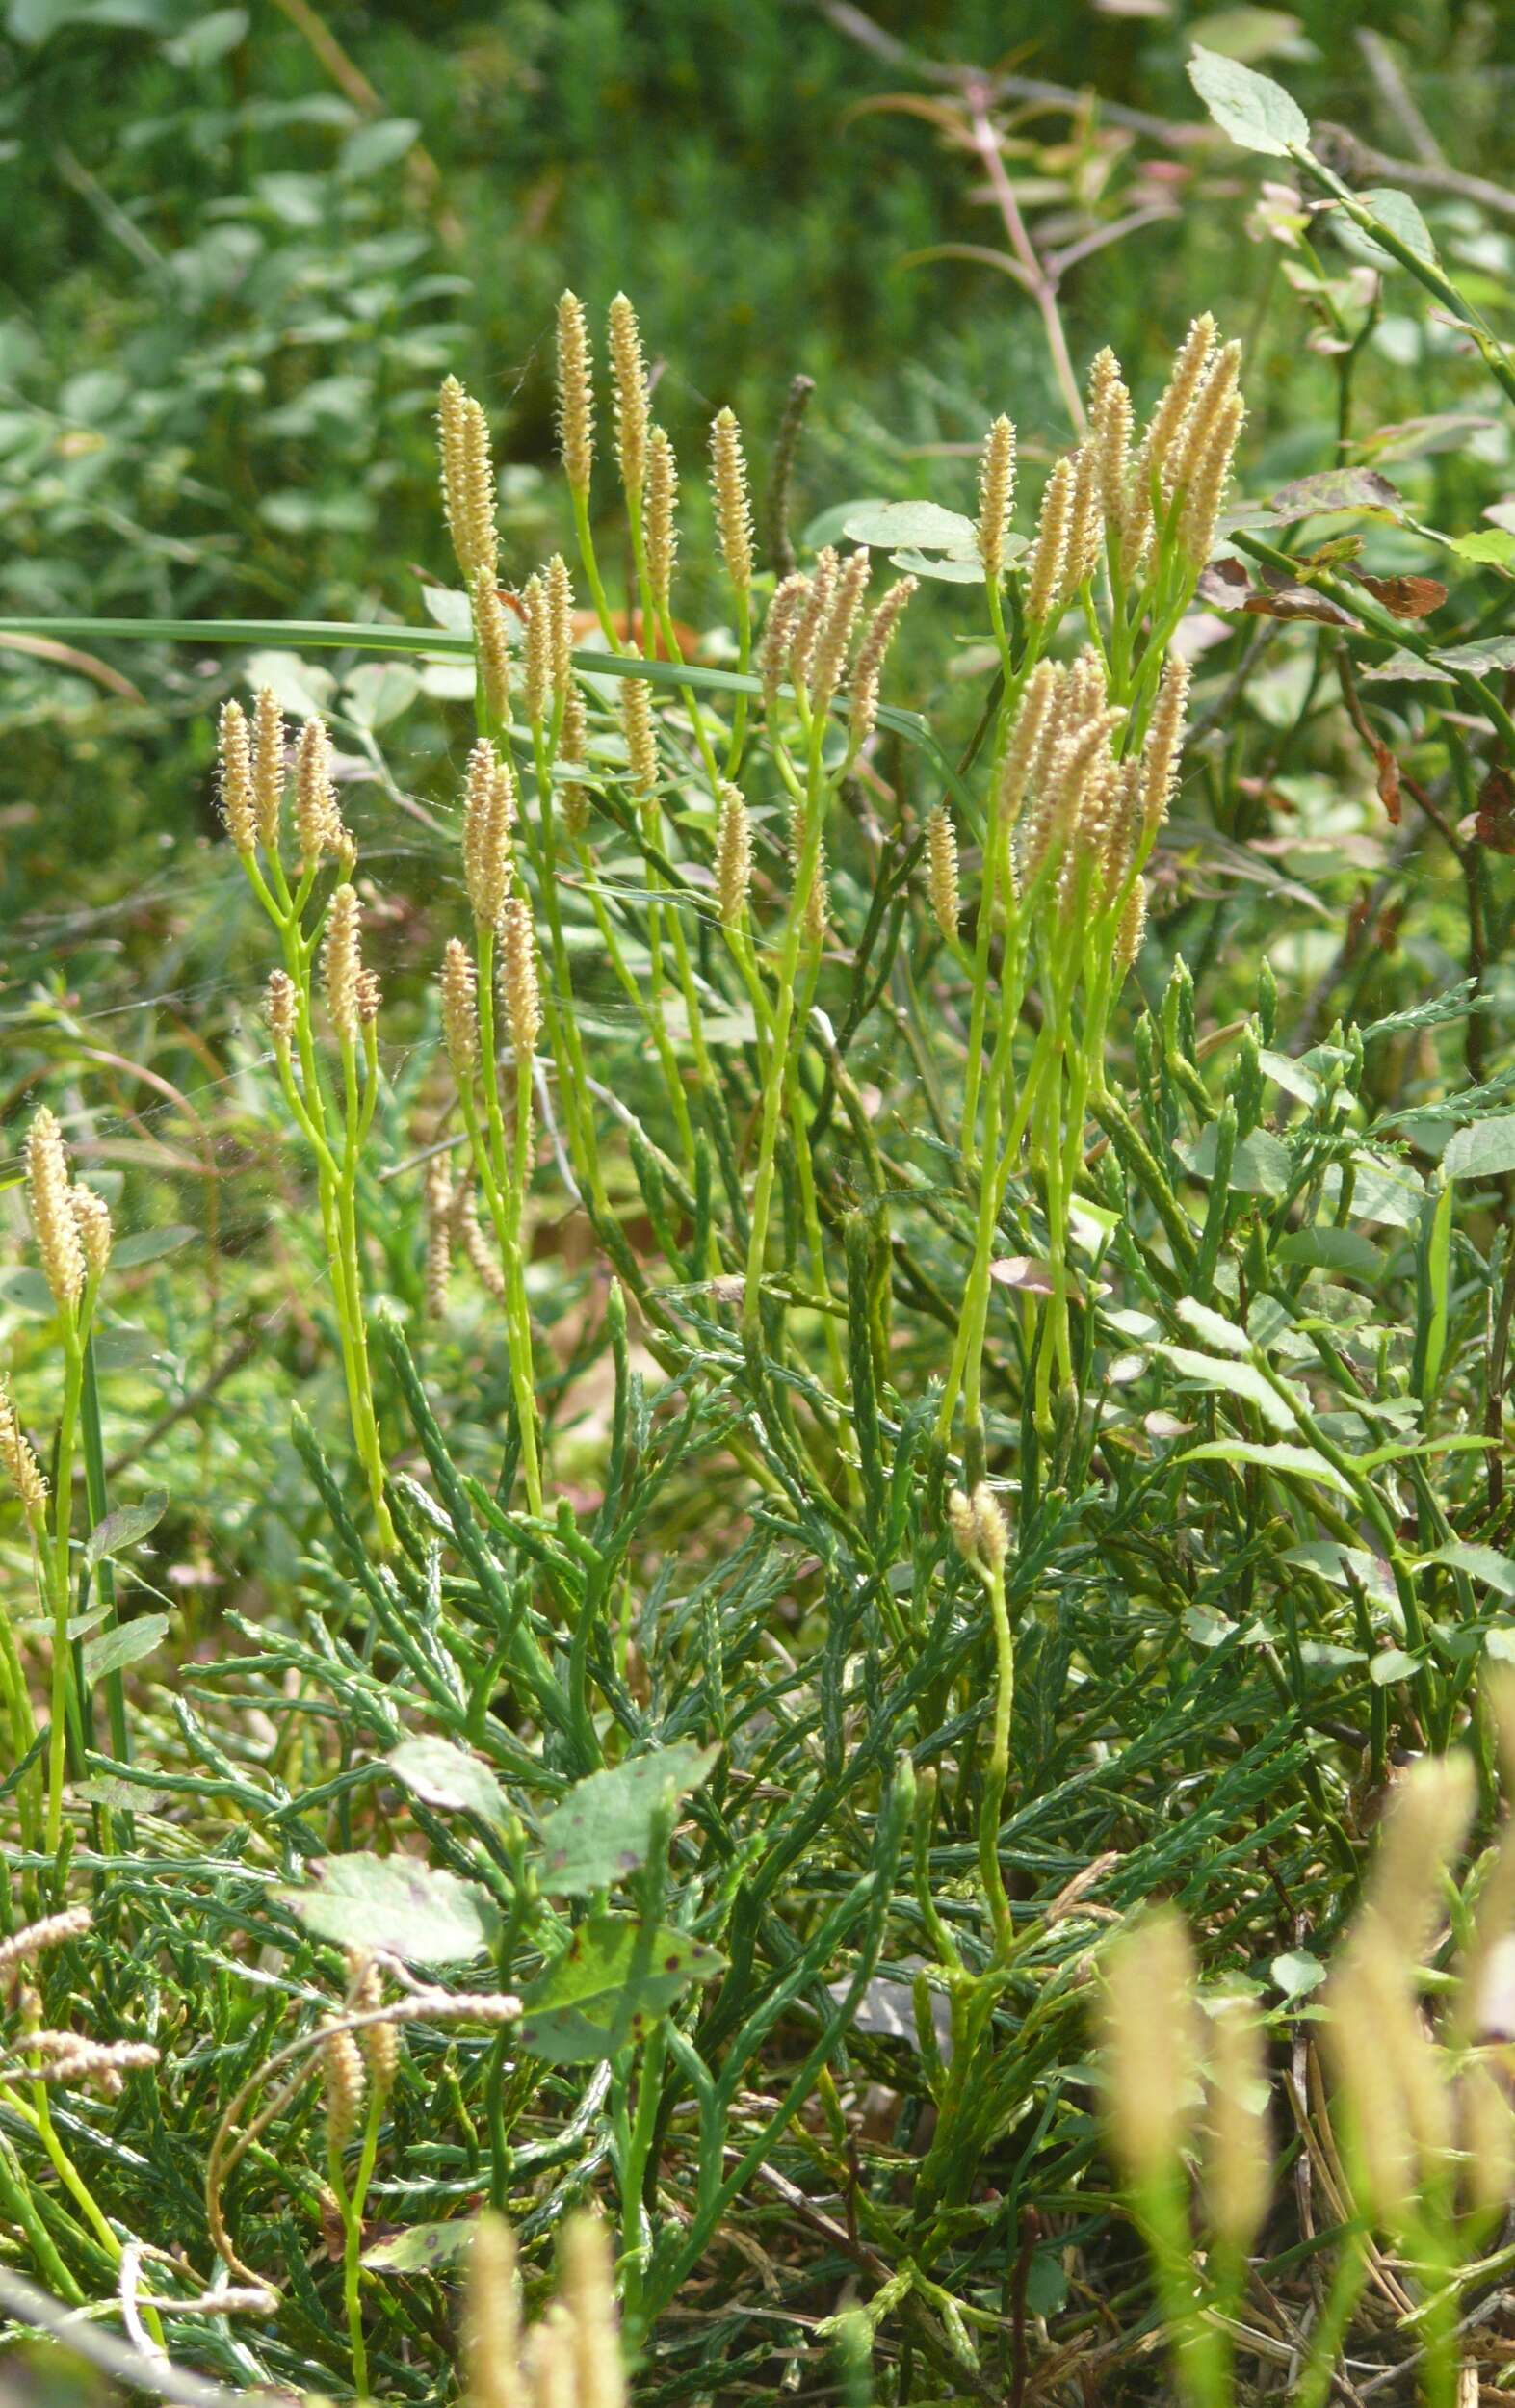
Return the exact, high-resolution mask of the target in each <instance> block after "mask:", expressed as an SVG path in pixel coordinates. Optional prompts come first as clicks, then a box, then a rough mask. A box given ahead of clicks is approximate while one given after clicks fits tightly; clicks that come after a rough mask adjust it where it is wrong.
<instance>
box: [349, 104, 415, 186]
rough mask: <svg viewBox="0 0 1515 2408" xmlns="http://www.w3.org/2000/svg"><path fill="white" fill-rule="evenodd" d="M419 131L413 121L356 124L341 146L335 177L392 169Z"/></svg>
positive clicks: (398, 120)
mask: <svg viewBox="0 0 1515 2408" xmlns="http://www.w3.org/2000/svg"><path fill="white" fill-rule="evenodd" d="M420 131H421V125H420V120H419V119H418V118H379V119H378V120H377V122H376V123H374V124H372V125H360V126H359V127H358V129H357V131H356V133H355V134H350V135H349V136H348V138H347V141H346V142H345V143H344V144H343V145H342V153H341V157H340V159H339V160H338V163H337V172H338V174H339V175H344V176H348V177H351V178H353V179H355V178H357V177H359V176H364V175H377V174H378V173H379V170H380V169H381V168H392V167H394V166H395V165H396V163H397V162H398V161H399V160H401V159H403V158H404V157H405V152H406V151H407V150H408V149H409V148H410V145H411V144H412V143H413V142H414V141H415V138H416V136H417V135H418V134H419V133H420Z"/></svg>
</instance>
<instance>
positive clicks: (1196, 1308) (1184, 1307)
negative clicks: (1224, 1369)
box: [1173, 1296, 1252, 1362]
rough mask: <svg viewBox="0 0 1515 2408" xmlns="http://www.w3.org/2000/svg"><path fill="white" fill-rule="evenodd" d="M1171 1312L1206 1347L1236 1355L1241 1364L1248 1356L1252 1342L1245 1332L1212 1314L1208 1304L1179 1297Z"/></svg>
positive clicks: (1218, 1315)
mask: <svg viewBox="0 0 1515 2408" xmlns="http://www.w3.org/2000/svg"><path fill="white" fill-rule="evenodd" d="M1173 1310H1174V1312H1175V1313H1176V1314H1177V1315H1178V1318H1179V1320H1180V1321H1181V1322H1186V1323H1187V1325H1188V1327H1189V1328H1190V1329H1191V1330H1192V1331H1193V1332H1194V1335H1195V1337H1196V1338H1203V1339H1204V1341H1205V1343H1206V1345H1207V1346H1212V1347H1215V1348H1216V1349H1217V1350H1218V1351H1219V1352H1220V1353H1221V1354H1234V1355H1237V1356H1238V1357H1240V1358H1241V1360H1242V1361H1243V1362H1244V1361H1245V1360H1246V1358H1247V1357H1248V1356H1249V1355H1250V1353H1251V1351H1252V1341H1251V1339H1250V1338H1249V1337H1248V1336H1247V1334H1246V1331H1245V1330H1244V1329H1238V1327H1237V1325H1236V1323H1235V1322H1228V1321H1227V1320H1226V1318H1225V1315H1224V1314H1223V1313H1215V1312H1212V1311H1211V1308H1210V1306H1209V1305H1208V1304H1201V1303H1199V1302H1198V1301H1197V1300H1196V1299H1195V1298H1194V1297H1193V1296H1180V1298H1179V1300H1178V1302H1177V1304H1175V1306H1174V1307H1173Z"/></svg>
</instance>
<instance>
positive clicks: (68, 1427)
mask: <svg viewBox="0 0 1515 2408" xmlns="http://www.w3.org/2000/svg"><path fill="white" fill-rule="evenodd" d="M59 1319H60V1323H61V1326H62V1329H63V1341H64V1402H63V1413H62V1416H61V1418H60V1420H59V1424H58V1454H57V1477H56V1479H55V1481H54V1486H53V1546H52V1557H51V1566H50V1576H49V1582H50V1588H51V1595H52V1612H53V1673H52V1706H51V1713H52V1729H51V1731H50V1732H49V1734H48V1747H47V1822H46V1829H45V1837H44V1845H46V1847H47V1849H48V1850H49V1852H50V1853H51V1854H52V1855H54V1856H56V1855H57V1853H58V1851H59V1849H60V1847H61V1846H62V1845H63V1836H64V1771H65V1748H66V1738H67V1730H68V1721H69V1715H70V1713H72V1714H74V1715H75V1717H76V1718H77V1716H78V1714H79V1713H80V1711H81V1709H82V1706H83V1702H84V1701H83V1699H82V1697H79V1696H78V1695H77V1694H76V1692H75V1689H74V1680H73V1671H74V1666H73V1654H72V1650H71V1648H70V1646H69V1643H68V1609H69V1606H70V1604H71V1603H72V1590H73V1582H72V1576H71V1567H70V1562H69V1552H68V1549H69V1539H70V1536H71V1534H72V1531H71V1525H72V1505H73V1455H74V1439H75V1434H76V1431H77V1428H78V1422H79V1402H80V1396H81V1393H82V1390H83V1386H84V1347H83V1343H82V1340H81V1336H80V1332H79V1328H78V1325H77V1324H76V1322H75V1321H74V1319H73V1316H72V1313H71V1312H70V1311H69V1310H68V1309H67V1308H66V1307H65V1309H64V1310H63V1312H62V1313H61V1314H60V1316H59Z"/></svg>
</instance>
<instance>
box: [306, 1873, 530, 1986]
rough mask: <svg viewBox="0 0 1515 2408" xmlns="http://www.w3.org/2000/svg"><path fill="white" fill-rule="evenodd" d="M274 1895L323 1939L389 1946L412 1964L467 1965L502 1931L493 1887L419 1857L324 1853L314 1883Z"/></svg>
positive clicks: (357, 1945)
mask: <svg viewBox="0 0 1515 2408" xmlns="http://www.w3.org/2000/svg"><path fill="white" fill-rule="evenodd" d="M274 1898H277V1900H278V1901H279V1903H280V1905H283V1906H287V1907H288V1908H289V1909H290V1911H291V1913H292V1914H295V1915H298V1916H299V1918H300V1922H301V1923H302V1924H304V1925H305V1928H306V1929H307V1930H308V1931H313V1932H315V1933H316V1934H317V1935H318V1936H319V1937H320V1938H321V1939H323V1940H331V1941H334V1942H335V1943H336V1945H337V1946H338V1947H339V1948H366V1949H387V1950H389V1951H390V1953H391V1954H392V1955H395V1956H399V1957H403V1958H404V1959H405V1963H406V1964H409V1965H463V1964H467V1963H468V1962H469V1961H470V1959H472V1958H473V1957H476V1956H483V1955H486V1954H487V1953H488V1951H489V1950H491V1949H492V1948H493V1946H494V1943H495V1940H496V1939H497V1937H498V1935H499V1928H500V1914H499V1909H498V1907H497V1906H496V1905H495V1902H494V1900H493V1898H491V1897H490V1896H489V1893H488V1891H487V1890H483V1889H481V1888H480V1886H479V1884H478V1883H477V1882H476V1881H459V1880H458V1878H457V1874H456V1873H450V1872H439V1871H436V1870H434V1868H433V1867H431V1865H428V1864H425V1863H423V1861H422V1860H421V1859H420V1858H419V1857H416V1856H373V1855H370V1854H367V1853H366V1852H359V1853H357V1854H355V1855H352V1856H327V1857H323V1859H322V1860H321V1862H320V1864H319V1865H318V1866H317V1867H316V1868H315V1870H314V1871H313V1873H312V1875H311V1878H310V1880H309V1881H308V1882H306V1883H303V1884H301V1885H300V1887H298V1888H296V1887H293V1886H292V1887H290V1888H288V1889H280V1890H275V1891H274Z"/></svg>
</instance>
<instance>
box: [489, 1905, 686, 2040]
mask: <svg viewBox="0 0 1515 2408" xmlns="http://www.w3.org/2000/svg"><path fill="white" fill-rule="evenodd" d="M639 1939H640V1925H639V1924H637V1922H636V1921H635V1919H634V1918H633V1917H631V1916H628V1915H592V1916H590V1918H589V1920H588V1923H583V1924H580V1925H579V1928H578V1930H577V1931H576V1932H575V1933H574V1935H573V1938H572V1939H571V1940H570V1941H569V1943H568V1945H567V1947H566V1948H565V1949H564V1950H562V1954H561V1955H560V1956H556V1957H555V1958H554V1959H553V1961H552V1963H551V1964H550V1965H549V1966H548V1967H547V1969H546V1971H545V1972H544V1973H543V1974H542V1975H540V1976H539V1977H538V1978H537V1979H536V1980H535V1981H534V1982H533V1984H532V1986H531V1988H530V1989H529V1990H528V1991H527V1993H526V1996H525V1999H524V2001H523V2002H522V2003H523V2006H524V2009H525V2015H524V2020H523V2022H522V2025H521V2045H522V2047H523V2048H525V2049H528V2050H530V2051H531V2053H532V2055H534V2056H540V2057H545V2058H546V2059H547V2061H548V2063H549V2064H551V2065H592V2064H597V2063H598V2062H599V2061H600V2060H601V2059H602V2058H604V2057H607V2056H610V2055H614V2052H615V2051H616V2050H618V2049H622V2048H625V2047H626V2046H627V2045H628V2043H629V2042H631V2041H633V2040H640V2038H641V2037H642V2036H643V2034H644V2033H645V2032H646V2031H647V2030H648V2029H649V2028H650V2027H651V2026H652V2024H653V2023H654V2022H655V2021H656V2019H657V2018H658V2017H659V2016H660V2015H661V2014H663V2013H664V2011H665V2009H666V2008H667V2007H669V2006H671V2005H672V2003H673V2002H674V2000H675V1999H676V1998H677V1997H678V1996H679V1994H680V1992H681V1991H683V1990H685V1989H687V1988H688V1986H689V1984H690V1983H691V1982H692V1981H709V1980H710V1979H711V1977H712V1976H713V1975H715V1974H718V1973H719V1972H720V1971H721V1969H722V1966H723V1964H724V1961H725V1960H724V1959H723V1958H722V1957H721V1956H719V1955H718V1953H717V1951H716V1950H714V1949H712V1948H707V1947H706V1945H705V1943H704V1942H703V1941H701V1940H692V1939H691V1938H690V1936H689V1934H688V1932H685V1931H675V1930H673V1929H672V1927H671V1926H670V1925H668V1924H662V1925H660V1926H659V1928H658V1930H657V1932H656V1934H655V1935H654V1940H653V1946H652V1950H651V1955H650V1959H649V1962H648V1964H647V1967H646V1970H645V1971H644V1972H642V1973H640V1974H638V1972H637V1970H636V1960H637V1950H638V1942H639Z"/></svg>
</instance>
